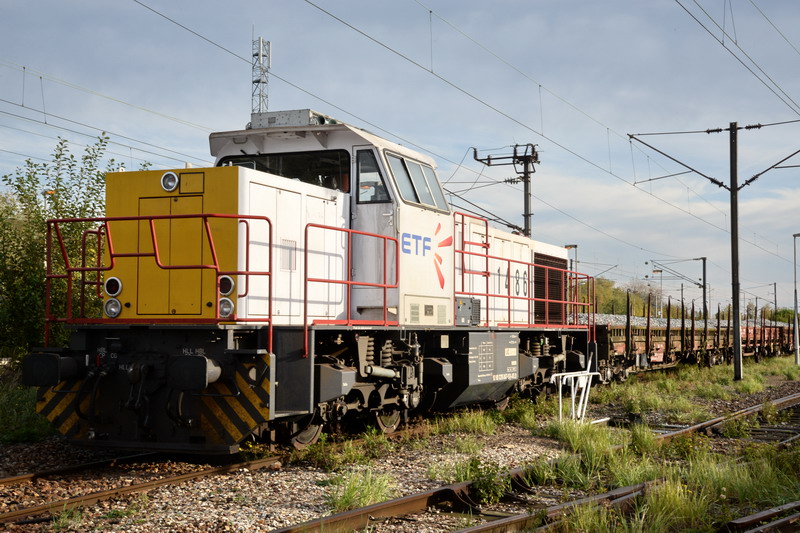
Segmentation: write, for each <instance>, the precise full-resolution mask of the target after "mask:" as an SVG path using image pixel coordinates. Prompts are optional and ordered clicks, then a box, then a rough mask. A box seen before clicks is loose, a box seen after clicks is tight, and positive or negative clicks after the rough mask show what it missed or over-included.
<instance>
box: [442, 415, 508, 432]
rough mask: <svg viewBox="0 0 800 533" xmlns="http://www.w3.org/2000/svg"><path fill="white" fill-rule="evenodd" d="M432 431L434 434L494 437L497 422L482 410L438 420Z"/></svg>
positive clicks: (492, 416)
mask: <svg viewBox="0 0 800 533" xmlns="http://www.w3.org/2000/svg"><path fill="white" fill-rule="evenodd" d="M432 429H433V432H434V433H440V434H450V433H473V434H478V435H494V433H495V431H497V422H496V421H495V418H494V415H493V414H491V413H488V412H485V411H480V410H467V411H463V412H460V413H456V414H454V415H453V416H450V417H448V418H441V419H438V420H436V421H435V422H434V423H433V425H432Z"/></svg>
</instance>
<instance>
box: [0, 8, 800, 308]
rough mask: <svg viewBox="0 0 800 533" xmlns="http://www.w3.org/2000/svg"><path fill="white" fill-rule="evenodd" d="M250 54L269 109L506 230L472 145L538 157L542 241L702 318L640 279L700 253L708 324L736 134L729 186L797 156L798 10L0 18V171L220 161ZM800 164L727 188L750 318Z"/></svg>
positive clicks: (243, 96) (786, 241)
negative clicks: (735, 206)
mask: <svg viewBox="0 0 800 533" xmlns="http://www.w3.org/2000/svg"><path fill="white" fill-rule="evenodd" d="M259 36H260V37H263V38H264V39H266V40H268V41H270V42H271V46H272V68H271V70H270V77H269V85H268V98H269V100H268V102H269V110H271V111H277V110H286V109H304V108H311V109H314V110H316V111H319V112H321V113H324V114H327V115H330V116H333V117H335V118H337V119H339V120H342V121H345V122H348V123H350V124H354V125H356V126H359V127H363V128H365V129H367V130H369V131H372V132H373V133H376V134H378V135H381V136H383V137H386V138H388V139H390V140H393V141H395V142H399V143H401V144H404V145H407V146H411V147H412V148H415V149H417V150H420V151H424V152H425V153H427V154H428V155H430V156H432V157H433V158H434V159H436V161H437V164H438V169H437V170H438V173H439V177H440V179H441V181H442V182H443V183H444V186H445V188H446V189H447V190H448V191H450V192H452V193H454V194H453V195H452V196H450V200H451V202H452V203H453V204H454V205H456V206H458V207H460V208H468V209H475V208H474V207H473V205H472V204H477V205H479V206H481V207H482V208H483V209H486V210H488V212H489V213H491V215H492V217H497V218H499V219H502V220H505V221H508V222H511V223H513V224H517V225H522V215H521V213H522V211H523V198H522V197H523V195H522V185H520V184H508V183H502V182H503V180H505V179H507V178H512V177H515V176H516V174H515V172H514V170H513V168H511V167H501V166H493V167H485V166H484V165H482V164H481V163H479V162H477V161H475V160H474V159H473V157H472V148H473V147H474V148H477V149H478V150H479V155H480V156H482V157H485V156H486V155H487V154H493V155H496V156H501V155H509V154H510V153H511V152H512V147H513V145H515V144H520V145H525V144H528V143H530V144H535V145H536V146H537V151H538V152H539V157H540V160H541V162H540V164H538V165H536V168H535V170H536V172H535V174H534V175H533V179H532V184H531V187H532V193H533V200H532V210H533V213H534V215H533V217H532V231H533V237H534V238H535V239H537V240H541V241H545V242H549V243H552V244H557V245H563V244H577V245H578V247H577V249H576V250H573V251H571V252H570V253H571V257H572V258H573V259H574V258H575V256H576V251H577V260H578V263H577V264H578V268H577V269H578V270H580V271H582V272H585V273H587V274H590V275H602V277H605V278H608V279H611V280H614V281H615V282H616V283H617V284H619V285H625V284H628V283H635V282H642V283H651V284H652V286H653V287H654V288H663V293H664V295H665V297H666V296H670V297H671V298H672V299H673V300H674V299H679V298H680V295H681V284H682V283H683V285H684V297H685V300H686V302H687V304H688V303H690V302H691V300H695V303H696V305H698V306H699V305H701V302H702V299H701V291H700V290H699V289H698V288H697V287H695V286H693V285H692V284H691V283H689V282H688V281H685V280H681V279H679V277H678V276H674V275H672V274H669V273H668V272H666V271H664V269H663V268H661V270H662V271H663V272H662V273H655V274H654V273H653V270H654V264H653V262H654V261H655V263H656V264H655V267H656V270H658V269H659V268H658V267H659V265H665V266H666V267H667V268H668V269H670V270H672V271H674V272H677V273H679V274H681V276H683V277H685V278H688V279H691V280H698V281H699V279H700V277H701V275H702V266H701V262H700V261H695V260H692V259H693V258H698V257H707V258H708V260H707V283H708V285H709V287H710V291H709V296H710V309H712V310H714V309H716V307H717V304H721V305H723V306H724V305H727V304H728V303H729V302H730V298H731V271H732V269H731V251H730V250H731V234H730V223H731V220H730V200H731V197H730V192H729V191H728V190H726V189H725V188H723V187H719V186H718V185H717V184H715V183H714V182H712V179H713V180H716V181H717V182H719V183H723V184H724V185H726V186H727V185H729V184H730V133H729V131H728V129H729V126H730V125H731V123H734V122H735V123H737V125H738V126H739V127H744V126H750V125H757V124H761V125H762V127H761V128H752V129H741V130H738V140H737V147H738V157H737V162H738V181H739V184H740V185H741V184H743V183H745V182H746V181H747V180H748V179H750V178H752V177H753V176H755V175H757V174H759V173H761V172H763V171H765V170H767V169H770V168H771V167H773V166H774V165H776V163H778V162H780V161H781V160H783V159H784V158H786V157H787V156H790V155H791V154H793V153H794V152H795V151H797V150H800V122H794V121H798V120H800V7H798V5H797V3H796V2H795V1H794V0H771V1H769V2H767V1H765V0H713V1H711V0H649V1H647V2H630V1H619V0H606V1H603V2H599V1H589V0H567V1H565V0H496V1H492V2H486V1H485V0H481V1H477V0H458V1H455V0H391V1H389V0H338V1H334V0H314V1H308V0H261V1H256V0H229V1H227V2H224V3H222V2H212V1H209V0H193V1H187V0H174V1H172V2H167V1H165V0H117V1H114V2H109V1H108V0H71V1H69V2H65V1H63V0H29V1H26V2H19V1H14V0H0V175H4V174H8V173H11V172H14V170H15V169H17V168H19V167H21V166H23V165H24V161H25V160H26V159H28V158H30V159H32V160H33V161H40V160H47V159H48V158H49V156H50V154H51V153H52V151H53V148H54V147H55V145H56V143H57V139H58V138H59V137H61V138H64V139H67V140H69V141H70V143H71V144H70V149H71V150H72V152H73V153H75V154H80V153H81V152H82V150H83V148H84V146H85V145H87V144H92V143H93V142H94V139H96V137H97V136H98V135H100V132H102V131H105V132H108V134H109V136H110V138H111V145H110V147H109V156H110V157H113V158H115V159H116V160H117V161H120V162H123V163H124V164H125V165H126V167H127V168H129V169H135V168H139V167H140V166H141V165H142V163H144V162H147V163H149V164H151V165H152V168H156V169H166V168H182V167H184V166H185V164H186V163H190V164H192V165H194V166H207V165H210V164H212V163H213V158H212V157H211V156H210V155H209V149H208V135H209V133H210V132H212V131H228V130H238V129H242V128H243V127H244V126H245V125H246V124H247V122H249V119H250V111H251V96H252V94H251V93H252V72H251V64H250V61H251V55H252V42H253V39H254V37H255V38H257V37H259ZM719 129H722V130H723V131H719V132H712V133H705V132H706V131H707V130H719ZM644 133H670V134H669V135H647V136H639V135H635V138H634V140H631V139H630V138H629V134H644ZM639 140H641V141H643V142H645V143H647V144H649V145H650V146H651V147H652V148H651V147H648V146H646V145H644V144H642V143H640V142H639ZM664 154H666V155H664ZM684 165H688V167H691V169H693V170H695V171H698V172H687V171H688V170H689V169H688V168H687V166H684ZM792 165H800V155H798V156H795V157H793V158H790V159H788V160H786V161H785V162H783V163H782V164H781V165H779V166H781V167H790V168H774V169H771V170H769V171H768V172H765V173H764V174H763V175H761V176H760V177H759V178H758V179H757V180H754V181H752V182H751V183H749V184H748V185H747V186H745V187H743V188H741V190H740V191H739V194H738V202H739V236H740V246H739V254H740V278H741V287H742V289H743V290H744V291H745V292H744V294H743V300H742V305H746V304H747V303H748V302H754V301H755V298H756V297H758V298H759V307H760V306H761V305H763V304H764V303H765V302H770V303H771V302H773V301H774V299H775V297H776V296H777V303H778V307H791V306H792V305H793V270H792V268H793V242H792V241H793V239H792V235H793V234H795V233H798V232H800V209H799V208H800V168H791V166H792ZM701 174H702V175H701ZM665 176H666V177H665ZM498 182H499V183H498ZM773 284H775V285H773ZM773 286H776V287H777V290H776V291H775V290H773Z"/></svg>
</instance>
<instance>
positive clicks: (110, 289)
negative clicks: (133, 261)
mask: <svg viewBox="0 0 800 533" xmlns="http://www.w3.org/2000/svg"><path fill="white" fill-rule="evenodd" d="M104 287H105V290H106V294H108V295H109V296H116V295H118V294H119V293H121V292H122V281H120V279H119V278H108V279H107V280H106V282H105V284H104Z"/></svg>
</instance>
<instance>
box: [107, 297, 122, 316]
mask: <svg viewBox="0 0 800 533" xmlns="http://www.w3.org/2000/svg"><path fill="white" fill-rule="evenodd" d="M103 309H104V310H105V312H106V315H108V316H109V317H110V318H117V317H118V316H119V314H120V313H121V312H122V304H121V303H119V300H117V299H116V298H109V299H108V300H106V303H105V304H103Z"/></svg>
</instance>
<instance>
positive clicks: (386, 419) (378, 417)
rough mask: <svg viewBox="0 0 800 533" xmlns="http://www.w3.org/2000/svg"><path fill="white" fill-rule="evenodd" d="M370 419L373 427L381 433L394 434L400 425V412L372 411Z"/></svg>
mask: <svg viewBox="0 0 800 533" xmlns="http://www.w3.org/2000/svg"><path fill="white" fill-rule="evenodd" d="M372 418H373V420H374V421H375V425H376V426H378V429H380V430H381V432H382V433H394V432H395V430H396V429H397V426H399V425H400V411H398V410H392V411H389V410H387V411H372Z"/></svg>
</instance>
